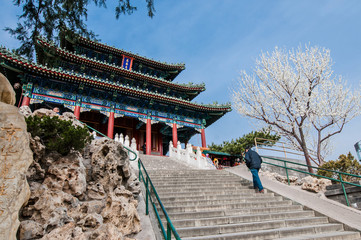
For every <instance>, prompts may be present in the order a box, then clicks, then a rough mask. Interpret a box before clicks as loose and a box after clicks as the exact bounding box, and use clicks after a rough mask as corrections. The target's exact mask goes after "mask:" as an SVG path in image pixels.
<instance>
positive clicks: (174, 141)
mask: <svg viewBox="0 0 361 240" xmlns="http://www.w3.org/2000/svg"><path fill="white" fill-rule="evenodd" d="M172 133H173V147H175V148H176V147H177V143H178V135H177V123H173V129H172Z"/></svg>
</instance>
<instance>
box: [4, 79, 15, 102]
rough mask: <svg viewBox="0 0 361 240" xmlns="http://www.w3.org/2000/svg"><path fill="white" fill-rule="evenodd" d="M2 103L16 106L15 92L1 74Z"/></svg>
mask: <svg viewBox="0 0 361 240" xmlns="http://www.w3.org/2000/svg"><path fill="white" fill-rule="evenodd" d="M0 102H3V103H6V104H10V105H14V104H15V91H14V89H13V87H12V86H11V84H10V82H9V80H8V79H7V78H6V77H5V76H4V75H3V74H2V73H0Z"/></svg>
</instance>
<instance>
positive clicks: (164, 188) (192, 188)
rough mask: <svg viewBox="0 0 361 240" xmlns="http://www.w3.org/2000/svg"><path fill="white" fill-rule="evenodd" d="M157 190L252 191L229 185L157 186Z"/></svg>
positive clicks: (240, 186) (243, 187)
mask: <svg viewBox="0 0 361 240" xmlns="http://www.w3.org/2000/svg"><path fill="white" fill-rule="evenodd" d="M155 189H156V190H157V192H158V191H170V192H178V191H179V190H182V191H203V190H207V189H210V190H215V191H217V190H218V189H223V190H234V191H237V190H241V189H251V188H250V187H249V186H242V185H239V184H238V185H234V186H232V185H228V184H223V186H222V185H219V186H214V185H198V186H196V185H193V186H189V185H182V186H179V187H174V186H155Z"/></svg>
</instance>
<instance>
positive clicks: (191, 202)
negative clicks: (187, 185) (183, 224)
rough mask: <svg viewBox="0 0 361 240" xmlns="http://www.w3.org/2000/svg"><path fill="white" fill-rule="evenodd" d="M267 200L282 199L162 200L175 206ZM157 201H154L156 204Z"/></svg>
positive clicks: (169, 205)
mask: <svg viewBox="0 0 361 240" xmlns="http://www.w3.org/2000/svg"><path fill="white" fill-rule="evenodd" d="M268 201H282V197H272V198H270V197H263V196H260V197H253V198H229V199H212V200H194V199H191V200H183V201H163V200H162V203H163V205H164V206H165V207H176V206H202V205H204V206H207V205H220V204H236V203H248V202H253V203H256V202H258V203H259V202H268ZM157 204H158V203H156V205H157Z"/></svg>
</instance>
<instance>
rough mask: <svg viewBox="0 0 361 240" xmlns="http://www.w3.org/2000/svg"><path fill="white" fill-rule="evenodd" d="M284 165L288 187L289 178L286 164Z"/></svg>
mask: <svg viewBox="0 0 361 240" xmlns="http://www.w3.org/2000/svg"><path fill="white" fill-rule="evenodd" d="M284 164H285V170H286V176H287V182H288V185H291V184H290V178H289V176H288V168H287V163H286V162H284Z"/></svg>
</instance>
